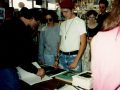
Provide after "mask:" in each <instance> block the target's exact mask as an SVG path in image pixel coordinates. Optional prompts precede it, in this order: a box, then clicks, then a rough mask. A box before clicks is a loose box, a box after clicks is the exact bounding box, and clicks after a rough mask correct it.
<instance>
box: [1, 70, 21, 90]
mask: <svg viewBox="0 0 120 90" xmlns="http://www.w3.org/2000/svg"><path fill="white" fill-rule="evenodd" d="M0 90H20V85H19V77H18V74H17V70H16V69H15V68H5V69H0Z"/></svg>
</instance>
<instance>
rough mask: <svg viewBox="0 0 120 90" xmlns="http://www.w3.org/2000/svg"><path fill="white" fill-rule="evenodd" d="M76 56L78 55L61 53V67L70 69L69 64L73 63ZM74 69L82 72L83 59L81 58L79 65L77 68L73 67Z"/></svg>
mask: <svg viewBox="0 0 120 90" xmlns="http://www.w3.org/2000/svg"><path fill="white" fill-rule="evenodd" d="M75 57H76V55H64V54H61V55H60V57H59V66H60V68H62V69H65V70H70V68H69V65H70V64H72V62H73V60H74V59H75ZM72 70H75V71H78V72H82V60H79V62H78V65H77V67H76V68H75V69H72Z"/></svg>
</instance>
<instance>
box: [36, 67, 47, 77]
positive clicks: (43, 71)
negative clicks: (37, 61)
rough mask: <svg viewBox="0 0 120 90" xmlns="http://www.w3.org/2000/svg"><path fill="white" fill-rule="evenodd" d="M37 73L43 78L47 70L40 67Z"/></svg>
mask: <svg viewBox="0 0 120 90" xmlns="http://www.w3.org/2000/svg"><path fill="white" fill-rule="evenodd" d="M37 75H38V76H40V77H41V79H42V78H43V77H44V76H45V70H44V69H43V68H38V72H37Z"/></svg>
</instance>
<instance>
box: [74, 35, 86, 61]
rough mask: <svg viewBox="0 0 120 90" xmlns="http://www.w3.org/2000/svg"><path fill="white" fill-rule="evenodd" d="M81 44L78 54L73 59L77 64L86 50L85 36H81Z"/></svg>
mask: <svg viewBox="0 0 120 90" xmlns="http://www.w3.org/2000/svg"><path fill="white" fill-rule="evenodd" d="M80 39H81V42H80V48H79V50H78V54H77V56H76V58H75V62H78V61H79V60H80V58H81V57H82V55H83V53H84V50H85V48H86V45H87V38H86V34H83V35H82V36H81V37H80Z"/></svg>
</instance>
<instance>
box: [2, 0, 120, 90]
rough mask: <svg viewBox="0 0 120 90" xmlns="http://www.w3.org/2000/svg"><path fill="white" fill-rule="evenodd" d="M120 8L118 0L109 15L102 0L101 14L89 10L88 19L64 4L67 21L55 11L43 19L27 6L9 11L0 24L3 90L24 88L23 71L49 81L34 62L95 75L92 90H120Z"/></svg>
mask: <svg viewBox="0 0 120 90" xmlns="http://www.w3.org/2000/svg"><path fill="white" fill-rule="evenodd" d="M119 4H120V1H119V0H114V1H113V4H112V10H111V12H107V11H106V9H107V7H108V1H107V0H100V1H99V12H97V11H95V10H88V11H87V12H86V14H85V20H83V19H81V18H80V17H78V16H77V15H76V14H75V13H74V9H75V8H74V7H75V4H74V2H73V1H72V0H63V1H61V2H59V6H60V9H61V13H62V17H64V20H63V21H59V20H58V15H57V13H56V12H55V11H54V10H46V9H44V10H45V11H43V12H42V14H41V13H40V12H39V11H38V9H28V8H27V7H25V6H23V7H22V8H21V10H20V11H19V12H17V13H15V10H14V8H13V7H8V6H6V8H5V9H6V17H5V20H4V22H2V24H0V42H1V44H0V90H20V89H21V86H20V83H19V75H18V73H17V69H16V67H18V66H19V67H21V68H23V69H25V70H26V71H28V72H31V73H34V74H36V75H38V76H40V77H44V75H45V70H44V68H37V67H35V66H34V65H33V64H32V62H34V61H36V62H38V63H40V64H43V65H48V66H53V67H55V68H61V69H65V70H75V71H77V72H83V71H87V70H90V71H91V72H92V78H93V90H120V80H119V76H120V73H119V64H120V63H119V62H120V61H119V60H120V55H119V52H120V47H119V41H120V40H119V39H120V34H119V30H120V26H119V24H120V19H119V18H120V17H119V16H120V10H119V8H120V5H119ZM40 23H42V24H43V25H41V26H40ZM39 29H40V31H39V32H38V30H39ZM36 38H37V40H36V41H35V39H36ZM115 73H116V74H115Z"/></svg>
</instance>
